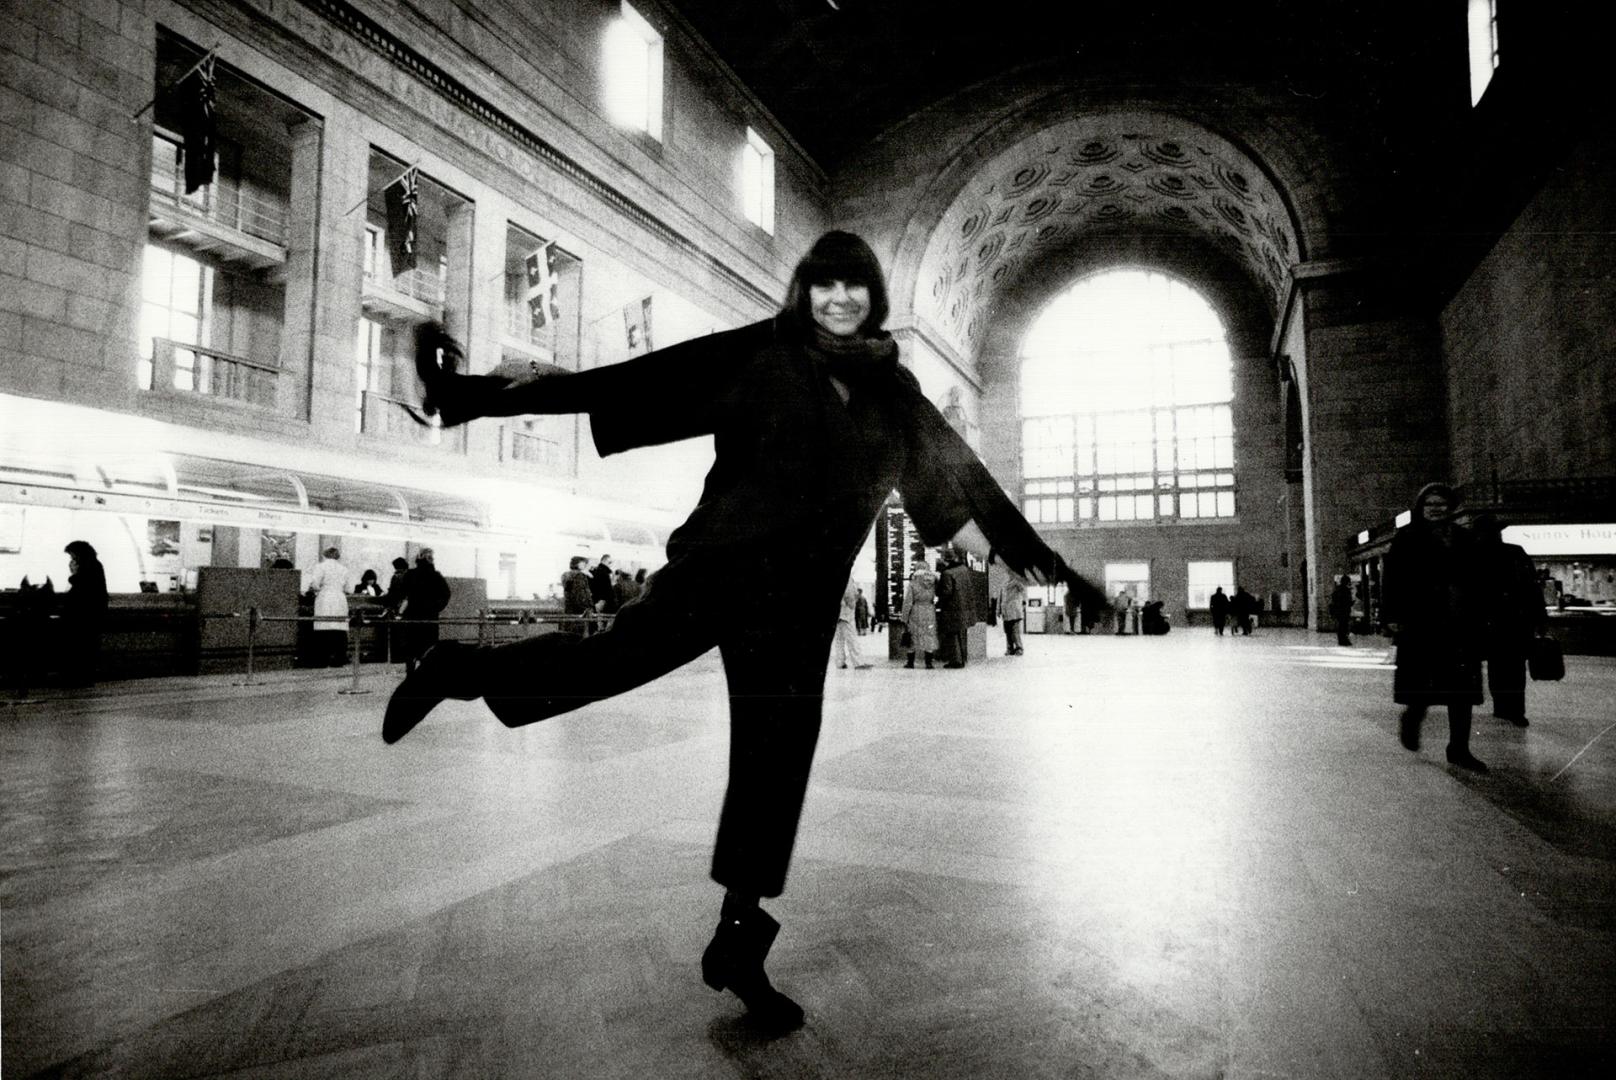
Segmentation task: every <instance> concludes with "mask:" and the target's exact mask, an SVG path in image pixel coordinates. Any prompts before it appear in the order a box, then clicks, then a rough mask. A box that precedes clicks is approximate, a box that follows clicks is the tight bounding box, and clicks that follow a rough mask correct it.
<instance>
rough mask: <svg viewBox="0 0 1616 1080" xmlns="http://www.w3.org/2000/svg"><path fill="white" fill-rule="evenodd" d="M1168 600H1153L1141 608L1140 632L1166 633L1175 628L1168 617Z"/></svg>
mask: <svg viewBox="0 0 1616 1080" xmlns="http://www.w3.org/2000/svg"><path fill="white" fill-rule="evenodd" d="M1166 607H1167V603H1166V601H1163V600H1152V601H1150V602H1149V603H1147V604H1145V605H1144V606H1143V607H1142V608H1140V609H1139V632H1140V633H1141V634H1165V633H1167V632H1168V631H1169V630H1171V629H1172V628H1173V624H1172V623H1171V622H1170V621H1169V620H1168V618H1167V612H1166V611H1165V610H1164V609H1165V608H1166Z"/></svg>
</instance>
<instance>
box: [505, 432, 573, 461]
mask: <svg viewBox="0 0 1616 1080" xmlns="http://www.w3.org/2000/svg"><path fill="white" fill-rule="evenodd" d="M503 449H504V455H503V456H504V459H505V460H506V461H520V462H523V463H525V464H528V465H536V466H539V467H540V468H545V469H554V468H557V467H558V466H560V464H561V444H560V443H559V442H557V441H556V440H554V439H550V438H546V437H545V436H543V435H540V434H538V433H536V432H531V431H521V430H519V429H517V428H514V427H506V429H505V445H504V447H503Z"/></svg>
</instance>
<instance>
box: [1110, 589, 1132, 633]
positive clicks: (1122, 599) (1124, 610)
mask: <svg viewBox="0 0 1616 1080" xmlns="http://www.w3.org/2000/svg"><path fill="white" fill-rule="evenodd" d="M1112 605H1113V606H1114V607H1115V608H1116V609H1117V633H1119V634H1126V633H1127V632H1128V619H1129V618H1130V617H1132V615H1133V593H1131V592H1129V591H1128V590H1127V589H1122V590H1121V591H1119V592H1118V593H1117V598H1116V600H1114V601H1112Z"/></svg>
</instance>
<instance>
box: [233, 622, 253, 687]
mask: <svg viewBox="0 0 1616 1080" xmlns="http://www.w3.org/2000/svg"><path fill="white" fill-rule="evenodd" d="M257 644H258V608H257V606H256V605H254V606H252V607H249V608H248V609H247V677H246V678H244V679H242V680H241V681H240V682H239V683H236V684H235V685H237V686H257V685H258V684H257V683H256V682H255V681H254V680H253V652H254V650H255V649H256V647H257Z"/></svg>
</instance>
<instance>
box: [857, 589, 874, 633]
mask: <svg viewBox="0 0 1616 1080" xmlns="http://www.w3.org/2000/svg"><path fill="white" fill-rule="evenodd" d="M853 629H854V630H857V631H858V632H859V635H860V636H863V635H864V634H866V633H868V632H869V629H870V602H869V601H868V600H866V599H865V598H864V590H863V589H859V590H858V596H857V597H855V598H854V600H853Z"/></svg>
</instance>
